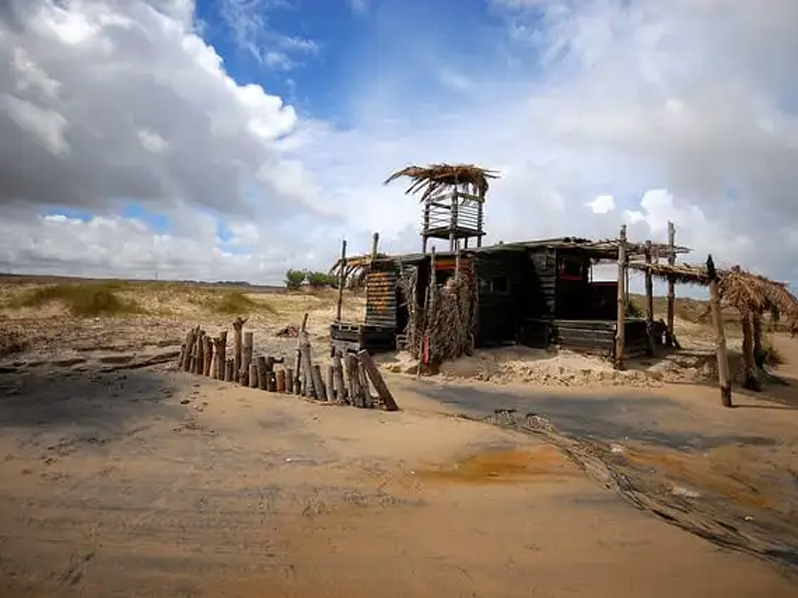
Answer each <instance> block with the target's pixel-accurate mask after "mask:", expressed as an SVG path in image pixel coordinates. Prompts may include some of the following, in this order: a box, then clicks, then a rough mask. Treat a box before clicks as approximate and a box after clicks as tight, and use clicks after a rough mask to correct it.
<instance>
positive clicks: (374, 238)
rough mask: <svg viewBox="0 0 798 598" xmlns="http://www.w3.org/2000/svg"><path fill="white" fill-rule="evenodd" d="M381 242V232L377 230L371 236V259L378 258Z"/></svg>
mask: <svg viewBox="0 0 798 598" xmlns="http://www.w3.org/2000/svg"><path fill="white" fill-rule="evenodd" d="M379 244H380V233H377V232H375V233H374V234H373V235H372V237H371V259H372V260H375V259H377V248H378V247H379Z"/></svg>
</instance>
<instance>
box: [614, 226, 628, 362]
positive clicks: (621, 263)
mask: <svg viewBox="0 0 798 598" xmlns="http://www.w3.org/2000/svg"><path fill="white" fill-rule="evenodd" d="M625 286H626V225H625V224H622V225H621V234H620V236H619V238H618V315H617V320H616V323H615V369H616V370H622V369H624V365H623V352H624V344H625V341H626V291H625Z"/></svg>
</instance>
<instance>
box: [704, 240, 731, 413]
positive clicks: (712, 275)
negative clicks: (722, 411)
mask: <svg viewBox="0 0 798 598" xmlns="http://www.w3.org/2000/svg"><path fill="white" fill-rule="evenodd" d="M707 273H708V274H709V305H710V308H711V310H712V325H713V327H714V328H715V350H716V354H717V359H718V384H719V385H720V401H721V404H722V405H723V406H724V407H731V406H732V395H731V377H730V375H729V355H728V353H727V351H726V334H725V332H724V330H723V313H722V312H721V306H720V291H719V289H718V272H717V270H715V262H713V261H712V256H711V255H710V256H709V257H708V258H707Z"/></svg>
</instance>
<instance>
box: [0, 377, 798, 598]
mask: <svg viewBox="0 0 798 598" xmlns="http://www.w3.org/2000/svg"><path fill="white" fill-rule="evenodd" d="M14 376H21V379H20V385H19V386H18V387H17V388H18V394H14V395H11V396H4V397H3V398H2V399H1V400H0V426H2V432H3V434H2V438H1V439H0V455H2V460H0V475H2V479H3V480H4V484H3V487H2V489H0V579H1V580H2V585H0V587H2V588H3V595H4V596H10V597H15V596H109V595H119V596H264V595H269V596H376V595H379V596H429V595H436V596H522V595H529V594H531V593H533V592H536V593H538V594H539V595H551V596H572V595H577V596H621V597H622V596H640V595H646V596H669V597H670V596H672V595H674V593H678V595H680V596H701V597H704V596H707V595H725V596H734V597H737V596H740V597H742V596H752V597H753V596H763V595H765V596H773V597H778V596H785V597H786V596H794V594H795V587H796V580H795V579H794V578H788V577H784V576H783V575H781V574H779V573H777V572H776V571H775V570H774V569H772V568H770V567H768V566H767V565H765V564H763V563H760V562H758V561H756V560H754V559H751V558H749V557H745V556H742V555H739V554H735V553H731V552H728V551H724V550H719V549H718V548H716V547H715V546H713V545H712V544H710V543H709V542H706V541H704V540H701V539H699V538H697V537H695V536H692V535H689V534H686V533H684V532H682V531H680V530H678V529H676V528H675V527H672V526H669V525H666V524H663V523H661V522H659V521H657V520H656V519H654V518H652V517H650V516H648V515H646V514H644V513H642V512H640V511H637V510H635V509H632V508H630V507H628V506H627V505H625V504H624V503H623V502H622V501H621V500H619V499H618V498H617V496H616V495H614V494H613V493H611V492H609V491H607V490H604V489H602V488H601V487H600V486H599V485H598V484H596V483H595V482H593V481H591V480H589V479H587V478H586V477H585V476H584V475H583V474H582V473H581V472H580V471H579V470H578V469H577V468H576V467H575V466H574V465H572V464H571V463H570V462H568V461H567V460H566V459H565V458H564V457H562V456H561V455H560V454H559V453H557V452H556V451H553V450H552V449H551V448H550V447H549V446H547V445H545V444H543V443H541V442H540V441H538V440H535V439H533V438H530V437H529V436H525V435H521V434H518V433H515V432H511V431H506V430H501V429H499V428H497V427H493V426H488V425H485V424H481V423H475V422H470V421H465V420H463V419H460V418H454V417H447V416H444V415H436V414H431V413H425V412H423V411H417V410H416V408H415V406H416V405H417V406H422V405H423V404H425V399H423V397H416V396H414V395H412V394H411V393H402V394H401V395H400V402H404V405H403V406H405V407H406V410H405V411H404V412H400V413H395V414H387V413H382V412H376V411H366V410H356V409H352V408H343V407H324V406H318V405H313V404H309V403H305V402H302V401H300V400H298V399H295V398H287V397H277V396H273V395H269V394H266V393H262V392H260V391H255V390H249V389H242V388H234V387H229V386H224V385H221V384H219V383H214V382H210V381H199V380H197V379H195V378H192V377H188V376H185V375H182V374H168V373H164V372H162V371H155V370H136V371H132V372H127V373H123V372H115V373H106V374H92V372H91V371H89V372H83V373H73V374H72V375H69V376H64V375H61V374H53V375H50V376H49V377H48V376H47V375H44V374H43V373H42V372H39V373H36V372H35V371H34V370H29V371H28V372H27V373H26V374H15V375H14ZM708 570H712V571H721V570H722V571H724V574H723V575H712V576H708V575H706V571H708Z"/></svg>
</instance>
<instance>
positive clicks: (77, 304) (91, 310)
mask: <svg viewBox="0 0 798 598" xmlns="http://www.w3.org/2000/svg"><path fill="white" fill-rule="evenodd" d="M114 288H118V285H116V284H105V283H85V284H56V285H51V286H46V287H41V288H38V289H33V290H31V291H28V292H26V293H23V294H22V296H20V297H18V298H17V299H16V300H14V301H12V302H11V305H12V307H40V306H42V305H46V304H48V303H52V302H54V301H59V302H61V303H63V304H64V305H65V306H66V307H67V309H68V310H69V312H70V313H71V314H72V315H74V316H99V315H117V314H131V313H139V312H141V308H140V307H139V306H138V305H137V304H136V303H135V302H133V301H128V300H125V299H122V298H120V297H119V296H118V295H117V294H116V292H115V291H114Z"/></svg>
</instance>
